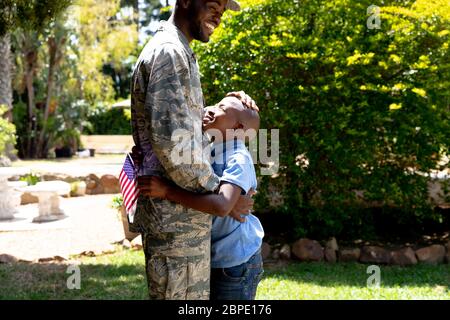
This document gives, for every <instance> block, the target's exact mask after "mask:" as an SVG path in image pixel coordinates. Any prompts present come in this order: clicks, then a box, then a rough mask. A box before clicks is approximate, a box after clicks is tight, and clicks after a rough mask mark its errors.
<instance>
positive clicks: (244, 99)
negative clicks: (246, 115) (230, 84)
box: [226, 91, 259, 112]
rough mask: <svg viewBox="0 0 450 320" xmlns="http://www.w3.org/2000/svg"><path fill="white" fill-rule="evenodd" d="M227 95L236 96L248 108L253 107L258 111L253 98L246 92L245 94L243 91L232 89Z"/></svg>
mask: <svg viewBox="0 0 450 320" xmlns="http://www.w3.org/2000/svg"><path fill="white" fill-rule="evenodd" d="M226 96H227V97H236V98H238V99H239V100H241V102H242V104H243V105H244V106H245V107H247V108H250V109H253V110H255V111H258V112H259V108H258V106H257V105H256V102H255V100H253V99H252V98H251V97H250V96H249V95H248V94H246V93H245V92H244V91H233V92H228V93H227V95H226Z"/></svg>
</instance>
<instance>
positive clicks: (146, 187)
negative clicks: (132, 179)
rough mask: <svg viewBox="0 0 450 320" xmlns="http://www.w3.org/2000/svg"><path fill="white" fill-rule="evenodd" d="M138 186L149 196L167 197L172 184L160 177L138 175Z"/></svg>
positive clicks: (142, 192)
mask: <svg viewBox="0 0 450 320" xmlns="http://www.w3.org/2000/svg"><path fill="white" fill-rule="evenodd" d="M138 187H139V191H140V193H141V194H143V195H145V196H147V197H151V198H160V199H166V198H167V193H168V192H169V188H170V184H169V182H168V181H166V180H165V179H163V178H160V177H156V176H142V177H138Z"/></svg>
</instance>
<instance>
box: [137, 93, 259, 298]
mask: <svg viewBox="0 0 450 320" xmlns="http://www.w3.org/2000/svg"><path fill="white" fill-rule="evenodd" d="M258 129H259V115H258V112H256V111H254V110H251V109H247V108H244V106H243V105H242V103H241V101H240V100H238V99H237V98H234V97H227V98H224V99H223V100H222V101H221V102H220V103H219V104H218V105H216V106H214V107H208V108H206V111H205V114H204V117H203V130H204V131H206V132H207V133H208V134H209V135H210V136H213V137H214V142H213V148H212V157H213V163H212V167H213V169H214V172H215V173H216V174H217V175H218V176H219V177H220V181H221V184H220V188H219V191H218V193H217V194H197V193H193V192H190V191H186V190H184V189H182V188H180V187H178V186H175V185H173V184H170V183H169V182H167V181H165V180H163V179H162V178H159V177H152V179H151V182H150V184H149V185H148V187H147V188H146V190H141V192H143V193H145V194H146V195H148V196H151V197H155V198H162V199H167V200H169V201H173V202H176V203H180V204H181V205H183V206H185V207H189V208H193V209H195V210H199V211H202V212H206V213H210V214H213V215H214V216H215V217H214V218H213V223H212V229H211V300H254V299H255V295H256V288H257V286H258V283H259V281H260V280H261V276H262V274H263V264H262V257H261V244H262V238H263V237H264V231H263V228H262V226H261V223H260V222H259V220H258V218H257V217H255V216H254V215H252V214H249V215H247V216H246V219H245V222H242V223H241V222H238V221H236V220H235V219H233V218H231V217H228V214H229V213H230V212H231V210H232V209H233V207H234V205H235V204H236V202H237V200H238V198H239V196H240V195H241V194H247V193H248V192H249V191H250V190H251V189H253V190H256V186H257V182H256V173H255V168H254V166H253V161H252V157H251V155H250V153H249V151H248V150H247V148H246V147H245V143H244V141H243V140H244V139H245V135H244V134H245V133H247V134H248V133H249V132H251V133H253V134H255V135H256V133H257V130H258ZM249 130H250V131H249ZM236 138H237V139H236Z"/></svg>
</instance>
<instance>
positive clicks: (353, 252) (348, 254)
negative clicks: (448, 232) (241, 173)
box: [261, 238, 450, 266]
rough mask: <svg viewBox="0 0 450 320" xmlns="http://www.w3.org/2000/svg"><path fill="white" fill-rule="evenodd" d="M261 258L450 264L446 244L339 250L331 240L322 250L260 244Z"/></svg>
mask: <svg viewBox="0 0 450 320" xmlns="http://www.w3.org/2000/svg"><path fill="white" fill-rule="evenodd" d="M261 252H262V256H263V259H264V260H266V261H269V260H291V259H292V260H299V261H325V262H329V263H336V262H360V263H367V264H380V265H398V266H410V265H416V264H418V263H427V264H440V263H445V262H446V263H450V241H448V242H447V244H446V245H441V244H433V245H430V246H426V247H422V248H419V249H417V250H413V249H412V248H411V247H402V248H400V249H396V250H390V249H387V248H384V247H381V246H370V245H364V246H360V247H352V248H339V246H338V243H337V241H336V239H335V238H331V239H330V240H329V241H327V243H326V245H325V247H322V246H321V245H320V243H319V242H318V241H316V240H310V239H307V238H302V239H299V240H297V241H295V242H294V243H293V244H292V245H289V244H284V245H282V246H280V245H277V246H276V247H275V248H272V247H271V246H270V245H269V244H268V243H267V242H264V243H263V244H262V250H261Z"/></svg>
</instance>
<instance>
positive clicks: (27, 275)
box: [0, 263, 148, 300]
mask: <svg viewBox="0 0 450 320" xmlns="http://www.w3.org/2000/svg"><path fill="white" fill-rule="evenodd" d="M68 266H69V265H65V264H34V263H31V264H29V263H18V264H12V265H0V300H2V299H147V296H148V292H147V282H146V278H145V273H144V266H143V265H119V266H117V265H114V264H80V265H79V267H80V275H81V282H80V284H81V288H80V289H79V290H78V289H68V287H67V282H68V279H69V281H70V277H71V276H72V275H74V272H73V271H72V272H67V268H68ZM70 282H71V283H74V282H73V281H70Z"/></svg>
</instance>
